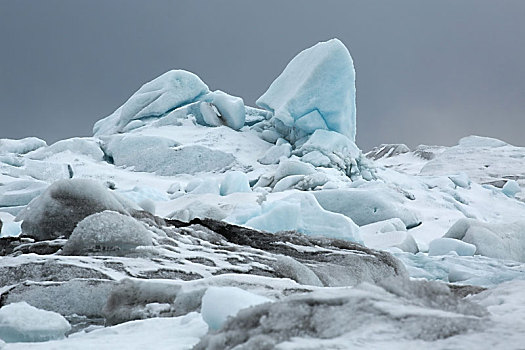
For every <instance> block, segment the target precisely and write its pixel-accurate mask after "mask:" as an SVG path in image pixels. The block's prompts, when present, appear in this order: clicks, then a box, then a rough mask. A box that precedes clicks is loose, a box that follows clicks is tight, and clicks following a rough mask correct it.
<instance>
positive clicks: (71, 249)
mask: <svg viewBox="0 0 525 350" xmlns="http://www.w3.org/2000/svg"><path fill="white" fill-rule="evenodd" d="M151 244H152V240H151V232H150V231H148V230H147V229H146V228H145V227H144V226H143V224H141V223H140V222H138V221H137V220H135V219H133V218H132V217H130V216H126V215H122V214H120V213H117V212H114V211H104V212H102V213H97V214H93V215H90V216H88V217H86V218H85V219H83V220H82V221H80V222H79V223H78V224H77V226H76V227H75V229H74V230H73V233H71V236H70V237H69V239H68V240H67V243H66V245H65V246H64V251H63V252H64V254H66V255H89V254H106V255H113V254H115V255H126V254H129V253H132V252H133V251H134V250H135V248H136V247H138V246H148V245H151Z"/></svg>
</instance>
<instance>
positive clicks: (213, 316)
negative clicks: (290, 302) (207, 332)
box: [201, 287, 271, 331]
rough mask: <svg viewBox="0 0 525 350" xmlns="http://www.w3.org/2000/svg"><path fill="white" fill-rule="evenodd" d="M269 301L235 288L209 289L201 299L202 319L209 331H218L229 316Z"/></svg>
mask: <svg viewBox="0 0 525 350" xmlns="http://www.w3.org/2000/svg"><path fill="white" fill-rule="evenodd" d="M270 301H271V300H270V299H268V298H266V297H262V296H260V295H257V294H253V293H250V292H247V291H245V290H242V289H240V288H237V287H209V288H208V289H207V290H206V292H205V293H204V296H203V297H202V307H201V312H202V318H203V319H204V321H205V322H206V323H207V324H208V327H210V329H211V330H214V331H216V330H219V329H221V328H222V326H223V324H224V322H226V320H227V319H228V317H230V316H235V315H236V314H237V313H238V312H239V311H240V310H242V309H245V308H248V307H250V306H254V305H259V304H263V303H267V302H270Z"/></svg>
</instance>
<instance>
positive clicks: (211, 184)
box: [186, 178, 221, 195]
mask: <svg viewBox="0 0 525 350" xmlns="http://www.w3.org/2000/svg"><path fill="white" fill-rule="evenodd" d="M220 191H221V190H220V184H219V182H218V181H217V179H214V178H204V179H199V178H197V179H195V180H192V181H190V183H188V185H187V186H186V192H191V193H192V194H205V193H211V194H217V195H218V194H220Z"/></svg>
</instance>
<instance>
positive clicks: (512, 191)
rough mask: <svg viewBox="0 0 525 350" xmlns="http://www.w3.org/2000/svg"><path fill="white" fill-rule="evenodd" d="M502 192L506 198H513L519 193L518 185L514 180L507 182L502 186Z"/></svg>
mask: <svg viewBox="0 0 525 350" xmlns="http://www.w3.org/2000/svg"><path fill="white" fill-rule="evenodd" d="M502 192H503V193H504V194H505V195H506V196H507V197H511V198H512V197H514V196H515V195H516V194H517V193H520V192H521V188H520V185H518V183H517V182H516V181H515V180H509V181H507V182H506V183H505V185H503V188H502Z"/></svg>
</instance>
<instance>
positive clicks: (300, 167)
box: [273, 159, 315, 184]
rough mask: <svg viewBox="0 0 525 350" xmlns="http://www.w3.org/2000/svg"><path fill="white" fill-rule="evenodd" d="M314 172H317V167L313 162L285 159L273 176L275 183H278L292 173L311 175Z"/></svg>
mask: <svg viewBox="0 0 525 350" xmlns="http://www.w3.org/2000/svg"><path fill="white" fill-rule="evenodd" d="M313 173H315V168H314V167H313V166H312V165H311V164H307V163H303V162H301V161H299V160H292V159H290V160H285V161H282V162H280V163H279V166H278V167H277V170H276V171H275V175H274V176H273V183H274V184H276V183H277V182H279V181H280V180H281V179H284V178H285V177H287V176H290V175H310V174H313Z"/></svg>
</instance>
